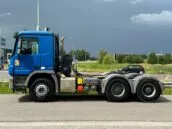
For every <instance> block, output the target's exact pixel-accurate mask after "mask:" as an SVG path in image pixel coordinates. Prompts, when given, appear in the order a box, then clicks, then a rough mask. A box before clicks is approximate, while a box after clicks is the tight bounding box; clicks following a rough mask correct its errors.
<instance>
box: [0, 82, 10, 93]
mask: <svg viewBox="0 0 172 129" xmlns="http://www.w3.org/2000/svg"><path fill="white" fill-rule="evenodd" d="M0 94H12V90H10V89H9V88H8V82H0Z"/></svg>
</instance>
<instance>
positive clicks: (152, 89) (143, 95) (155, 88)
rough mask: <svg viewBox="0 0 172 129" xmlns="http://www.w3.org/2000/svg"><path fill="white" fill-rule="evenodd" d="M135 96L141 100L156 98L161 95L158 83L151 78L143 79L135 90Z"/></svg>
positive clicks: (148, 100) (146, 100) (147, 100)
mask: <svg viewBox="0 0 172 129" xmlns="http://www.w3.org/2000/svg"><path fill="white" fill-rule="evenodd" d="M136 94H137V97H138V98H139V100H141V101H145V102H150V101H154V100H157V99H158V98H159V97H160V95H161V87H160V85H159V84H158V83H157V82H156V81H154V80H151V79H147V80H143V81H141V82H140V83H139V85H138V87H137V90H136Z"/></svg>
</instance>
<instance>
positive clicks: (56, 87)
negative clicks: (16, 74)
mask: <svg viewBox="0 0 172 129" xmlns="http://www.w3.org/2000/svg"><path fill="white" fill-rule="evenodd" d="M36 74H49V75H51V77H52V79H53V81H54V83H55V89H56V93H58V92H59V90H60V89H59V84H58V79H57V77H56V74H55V72H54V71H52V70H38V71H34V72H32V73H31V74H30V75H29V76H28V77H27V79H26V81H25V84H24V86H26V87H27V86H28V83H29V81H30V79H31V78H32V77H33V76H34V75H36Z"/></svg>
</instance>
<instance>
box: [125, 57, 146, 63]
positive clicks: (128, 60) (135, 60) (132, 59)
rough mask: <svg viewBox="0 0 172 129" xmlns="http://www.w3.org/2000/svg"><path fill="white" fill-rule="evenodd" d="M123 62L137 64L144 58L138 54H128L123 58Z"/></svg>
mask: <svg viewBox="0 0 172 129" xmlns="http://www.w3.org/2000/svg"><path fill="white" fill-rule="evenodd" d="M123 63H130V64H133V63H136V64H138V63H144V60H143V58H142V57H141V56H139V55H128V56H126V57H125V58H124V59H123Z"/></svg>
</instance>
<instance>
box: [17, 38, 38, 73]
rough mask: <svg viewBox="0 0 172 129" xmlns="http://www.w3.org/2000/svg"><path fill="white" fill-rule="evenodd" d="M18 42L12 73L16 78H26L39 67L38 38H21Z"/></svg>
mask: <svg viewBox="0 0 172 129" xmlns="http://www.w3.org/2000/svg"><path fill="white" fill-rule="evenodd" d="M18 42H19V43H18V55H17V56H15V58H16V59H15V62H14V63H15V68H14V73H15V75H18V76H20V75H22V76H24V75H26V76H27V75H29V74H30V73H31V72H32V71H33V70H35V69H39V66H40V54H39V36H32V35H30V36H29V35H27V36H22V37H20V38H19V40H18Z"/></svg>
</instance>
